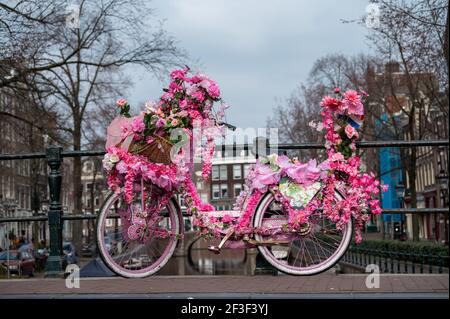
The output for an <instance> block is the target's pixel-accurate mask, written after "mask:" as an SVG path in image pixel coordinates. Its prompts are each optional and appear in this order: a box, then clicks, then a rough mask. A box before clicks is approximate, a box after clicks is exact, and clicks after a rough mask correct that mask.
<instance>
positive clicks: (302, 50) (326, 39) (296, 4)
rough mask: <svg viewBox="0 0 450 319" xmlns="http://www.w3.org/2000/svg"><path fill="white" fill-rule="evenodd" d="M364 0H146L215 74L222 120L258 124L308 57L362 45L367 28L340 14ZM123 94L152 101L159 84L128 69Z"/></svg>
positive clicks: (359, 11)
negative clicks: (129, 83)
mask: <svg viewBox="0 0 450 319" xmlns="http://www.w3.org/2000/svg"><path fill="white" fill-rule="evenodd" d="M368 3H369V2H368V1H367V0H344V1H334V0H327V1H325V0H315V1H314V0H309V1H307V0H278V1H274V0H271V1H269V0H267V1H263V0H259V1H258V0H153V1H152V7H153V8H154V9H155V10H156V17H157V18H163V19H166V22H165V29H166V30H167V31H168V32H169V33H170V34H171V35H172V36H174V37H175V38H176V39H177V41H178V43H179V46H180V47H181V48H183V49H185V50H186V51H187V52H188V54H189V56H190V57H191V58H192V59H193V60H197V59H198V60H199V61H200V63H201V64H200V66H201V70H202V71H203V72H205V73H207V74H208V75H210V77H211V78H212V79H214V80H216V81H217V82H218V84H219V86H220V88H221V90H222V96H223V98H224V99H225V101H226V102H227V103H228V104H229V105H230V106H231V107H230V109H228V113H227V120H228V122H230V123H232V124H234V125H236V126H239V127H242V128H247V127H265V125H266V119H267V118H268V116H270V114H271V112H272V109H273V107H274V106H275V105H276V99H281V100H283V99H285V98H287V97H288V96H289V95H290V94H291V92H292V91H293V90H294V89H295V88H296V87H297V86H298V85H299V83H300V82H302V81H304V80H305V79H306V78H307V76H308V73H309V71H310V69H311V67H312V65H313V63H314V61H315V60H316V59H317V58H319V57H322V56H324V55H327V54H330V53H342V54H349V55H352V54H357V53H360V52H367V51H368V46H367V41H366V39H365V35H366V33H367V30H366V29H365V28H363V27H361V26H358V25H356V24H343V23H342V22H341V19H355V18H358V17H361V16H363V15H364V14H365V9H366V6H367V4H368ZM132 78H133V80H134V81H135V85H134V87H133V88H132V89H131V90H130V91H129V96H128V99H129V100H130V101H131V102H132V103H133V104H134V105H136V104H138V103H141V102H143V101H146V100H149V99H150V100H157V99H158V97H159V96H160V95H161V89H162V86H163V84H167V83H161V82H159V81H158V80H157V79H155V78H153V77H152V76H151V75H149V74H146V73H145V72H143V71H142V72H140V71H139V72H137V73H136V74H132Z"/></svg>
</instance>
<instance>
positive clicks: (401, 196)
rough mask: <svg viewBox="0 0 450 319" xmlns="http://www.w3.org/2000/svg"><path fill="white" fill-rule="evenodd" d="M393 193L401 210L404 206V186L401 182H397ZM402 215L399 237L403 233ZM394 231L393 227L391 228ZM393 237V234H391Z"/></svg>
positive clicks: (401, 216)
mask: <svg viewBox="0 0 450 319" xmlns="http://www.w3.org/2000/svg"><path fill="white" fill-rule="evenodd" d="M395 191H396V193H397V198H398V200H399V202H400V208H403V206H404V204H403V200H404V198H405V185H403V183H402V182H399V183H398V184H397V186H395ZM403 221H404V214H401V215H400V236H401V235H403V233H404V224H403ZM393 229H394V226H393ZM393 235H394V234H393Z"/></svg>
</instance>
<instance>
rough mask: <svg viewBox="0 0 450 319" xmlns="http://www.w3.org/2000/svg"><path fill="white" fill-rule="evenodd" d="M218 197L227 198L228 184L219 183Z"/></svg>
mask: <svg viewBox="0 0 450 319" xmlns="http://www.w3.org/2000/svg"><path fill="white" fill-rule="evenodd" d="M220 197H221V198H227V197H228V185H227V184H220Z"/></svg>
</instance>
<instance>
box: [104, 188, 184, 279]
mask: <svg viewBox="0 0 450 319" xmlns="http://www.w3.org/2000/svg"><path fill="white" fill-rule="evenodd" d="M141 208H142V207H141V204H140V203H139V201H138V200H136V201H135V202H133V204H132V205H127V204H126V203H125V202H124V200H123V198H122V194H111V195H110V196H109V197H108V198H107V200H106V201H105V203H104V204H103V206H102V208H101V210H100V212H99V215H98V220H97V231H96V234H97V247H98V251H99V254H100V257H101V258H102V260H103V261H104V263H105V264H106V265H107V266H108V268H110V269H111V270H112V271H113V272H115V273H116V274H118V275H120V276H122V277H126V278H143V277H147V276H150V275H152V274H154V273H156V272H157V271H158V270H160V269H161V268H162V267H163V266H164V265H165V264H166V263H167V262H168V261H169V259H170V257H171V256H172V254H173V252H174V250H175V248H176V246H177V241H178V235H179V233H180V222H179V219H178V212H177V208H176V205H175V203H174V200H173V199H171V200H170V201H169V202H168V204H167V205H166V206H165V207H164V208H163V209H162V210H161V212H159V216H156V218H151V221H150V220H149V219H147V228H146V230H145V231H146V238H145V240H142V239H130V237H129V235H128V233H129V231H130V223H129V221H127V220H125V219H126V216H131V214H132V211H131V210H139V209H141Z"/></svg>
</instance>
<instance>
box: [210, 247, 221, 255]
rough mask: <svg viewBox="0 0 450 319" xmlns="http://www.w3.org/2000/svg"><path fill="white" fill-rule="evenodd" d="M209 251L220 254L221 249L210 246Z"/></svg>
mask: <svg viewBox="0 0 450 319" xmlns="http://www.w3.org/2000/svg"><path fill="white" fill-rule="evenodd" d="M208 250H209V251H212V252H213V253H215V254H220V248H219V247H217V246H208Z"/></svg>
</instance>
